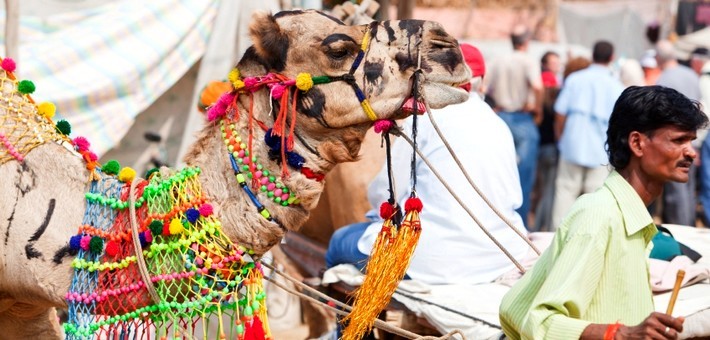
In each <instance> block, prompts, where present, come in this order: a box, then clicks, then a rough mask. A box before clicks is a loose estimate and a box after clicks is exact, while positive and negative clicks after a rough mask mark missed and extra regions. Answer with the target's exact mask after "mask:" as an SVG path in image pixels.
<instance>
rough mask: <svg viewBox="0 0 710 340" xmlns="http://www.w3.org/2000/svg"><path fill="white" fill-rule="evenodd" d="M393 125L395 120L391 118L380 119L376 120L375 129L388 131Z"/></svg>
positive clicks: (376, 130)
mask: <svg viewBox="0 0 710 340" xmlns="http://www.w3.org/2000/svg"><path fill="white" fill-rule="evenodd" d="M392 126H394V122H392V121H391V120H387V119H380V120H377V121H375V125H374V129H375V132H376V133H380V132H387V131H389V130H390V129H391V128H392Z"/></svg>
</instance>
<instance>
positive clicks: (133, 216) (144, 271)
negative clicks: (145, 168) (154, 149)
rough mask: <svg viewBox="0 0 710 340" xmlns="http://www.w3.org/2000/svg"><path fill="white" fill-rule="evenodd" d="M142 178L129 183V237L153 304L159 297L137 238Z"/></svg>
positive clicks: (139, 270)
mask: <svg viewBox="0 0 710 340" xmlns="http://www.w3.org/2000/svg"><path fill="white" fill-rule="evenodd" d="M142 181H143V179H142V178H135V179H133V181H131V191H130V194H129V204H128V209H129V212H130V217H131V235H132V236H133V248H134V250H135V251H134V252H135V253H136V263H137V264H138V272H139V273H140V274H141V279H142V280H143V283H145V288H146V290H148V294H150V298H151V299H152V300H153V302H154V303H155V304H158V303H160V297H159V296H158V292H156V291H155V286H153V281H151V280H150V273H149V272H148V267H147V266H146V264H145V258H144V257H143V251H142V249H143V247H141V241H140V239H139V238H138V222H137V220H136V199H135V197H136V195H135V194H136V186H137V185H138V182H142Z"/></svg>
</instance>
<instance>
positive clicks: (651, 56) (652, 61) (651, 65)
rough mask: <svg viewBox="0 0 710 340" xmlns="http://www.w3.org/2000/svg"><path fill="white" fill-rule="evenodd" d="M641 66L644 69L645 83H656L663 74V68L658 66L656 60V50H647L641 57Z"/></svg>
mask: <svg viewBox="0 0 710 340" xmlns="http://www.w3.org/2000/svg"><path fill="white" fill-rule="evenodd" d="M640 64H641V68H642V69H643V77H644V79H645V83H644V84H645V85H656V81H657V80H658V76H660V75H661V69H660V68H658V62H657V61H656V50H647V51H646V52H644V53H643V56H642V57H641V61H640Z"/></svg>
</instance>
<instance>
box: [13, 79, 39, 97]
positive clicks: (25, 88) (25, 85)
mask: <svg viewBox="0 0 710 340" xmlns="http://www.w3.org/2000/svg"><path fill="white" fill-rule="evenodd" d="M17 91H18V92H20V93H22V94H32V93H33V92H35V83H33V82H32V81H31V80H20V81H19V82H18V83H17Z"/></svg>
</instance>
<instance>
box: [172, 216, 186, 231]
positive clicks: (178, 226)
mask: <svg viewBox="0 0 710 340" xmlns="http://www.w3.org/2000/svg"><path fill="white" fill-rule="evenodd" d="M184 230H185V227H184V226H183V225H182V222H181V221H180V220H179V219H177V218H174V219H173V220H172V221H170V234H171V235H176V234H180V233H182V232H183V231H184Z"/></svg>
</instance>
